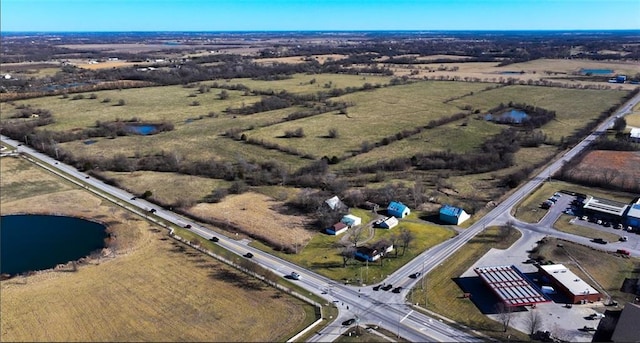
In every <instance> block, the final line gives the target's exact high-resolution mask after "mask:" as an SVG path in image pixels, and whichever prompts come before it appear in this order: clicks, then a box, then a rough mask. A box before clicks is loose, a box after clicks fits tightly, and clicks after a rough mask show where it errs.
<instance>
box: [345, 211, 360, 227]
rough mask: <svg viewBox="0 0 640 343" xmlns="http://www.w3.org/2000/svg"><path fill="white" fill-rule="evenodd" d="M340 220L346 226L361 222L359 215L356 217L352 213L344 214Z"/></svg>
mask: <svg viewBox="0 0 640 343" xmlns="http://www.w3.org/2000/svg"><path fill="white" fill-rule="evenodd" d="M340 221H341V222H342V223H345V224H346V225H347V226H348V227H354V226H357V225H360V223H362V219H360V217H356V216H354V215H352V214H347V215H345V216H344V217H342V219H341V220H340Z"/></svg>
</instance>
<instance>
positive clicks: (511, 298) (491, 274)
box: [473, 266, 551, 307]
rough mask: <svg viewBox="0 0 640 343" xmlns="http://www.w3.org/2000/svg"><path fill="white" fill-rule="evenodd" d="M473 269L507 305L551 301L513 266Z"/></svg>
mask: <svg viewBox="0 0 640 343" xmlns="http://www.w3.org/2000/svg"><path fill="white" fill-rule="evenodd" d="M473 271H475V272H476V274H478V276H479V277H480V279H482V281H483V282H484V284H485V285H487V287H489V288H490V289H491V290H492V291H493V293H494V294H495V295H496V296H498V298H500V300H501V301H502V302H503V303H504V304H505V305H506V306H509V307H513V306H525V305H535V304H538V303H544V302H549V301H551V300H550V299H548V298H547V297H546V296H545V295H544V294H543V293H542V291H541V290H540V289H539V288H538V287H537V286H536V285H535V284H533V283H532V282H530V281H529V279H528V278H527V277H526V276H524V274H522V272H521V271H520V270H519V269H518V268H516V267H515V266H495V267H478V268H474V269H473Z"/></svg>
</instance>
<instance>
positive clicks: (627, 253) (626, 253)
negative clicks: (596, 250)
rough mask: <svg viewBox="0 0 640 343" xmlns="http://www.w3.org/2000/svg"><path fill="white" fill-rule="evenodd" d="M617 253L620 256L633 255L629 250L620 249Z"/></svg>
mask: <svg viewBox="0 0 640 343" xmlns="http://www.w3.org/2000/svg"><path fill="white" fill-rule="evenodd" d="M616 253H618V254H620V255H626V256H629V255H631V253H630V252H629V250H625V249H618V250H616Z"/></svg>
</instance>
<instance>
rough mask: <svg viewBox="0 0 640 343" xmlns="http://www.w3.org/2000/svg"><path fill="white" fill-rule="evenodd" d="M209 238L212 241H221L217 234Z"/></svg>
mask: <svg viewBox="0 0 640 343" xmlns="http://www.w3.org/2000/svg"><path fill="white" fill-rule="evenodd" d="M209 240H210V241H212V242H217V241H219V239H218V237H216V236H213V237H211V238H209Z"/></svg>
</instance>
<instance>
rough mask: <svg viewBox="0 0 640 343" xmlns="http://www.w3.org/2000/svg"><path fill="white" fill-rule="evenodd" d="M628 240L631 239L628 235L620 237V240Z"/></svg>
mask: <svg viewBox="0 0 640 343" xmlns="http://www.w3.org/2000/svg"><path fill="white" fill-rule="evenodd" d="M627 240H629V237H627V236H622V237H620V239H619V241H620V242H626V241H627Z"/></svg>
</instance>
